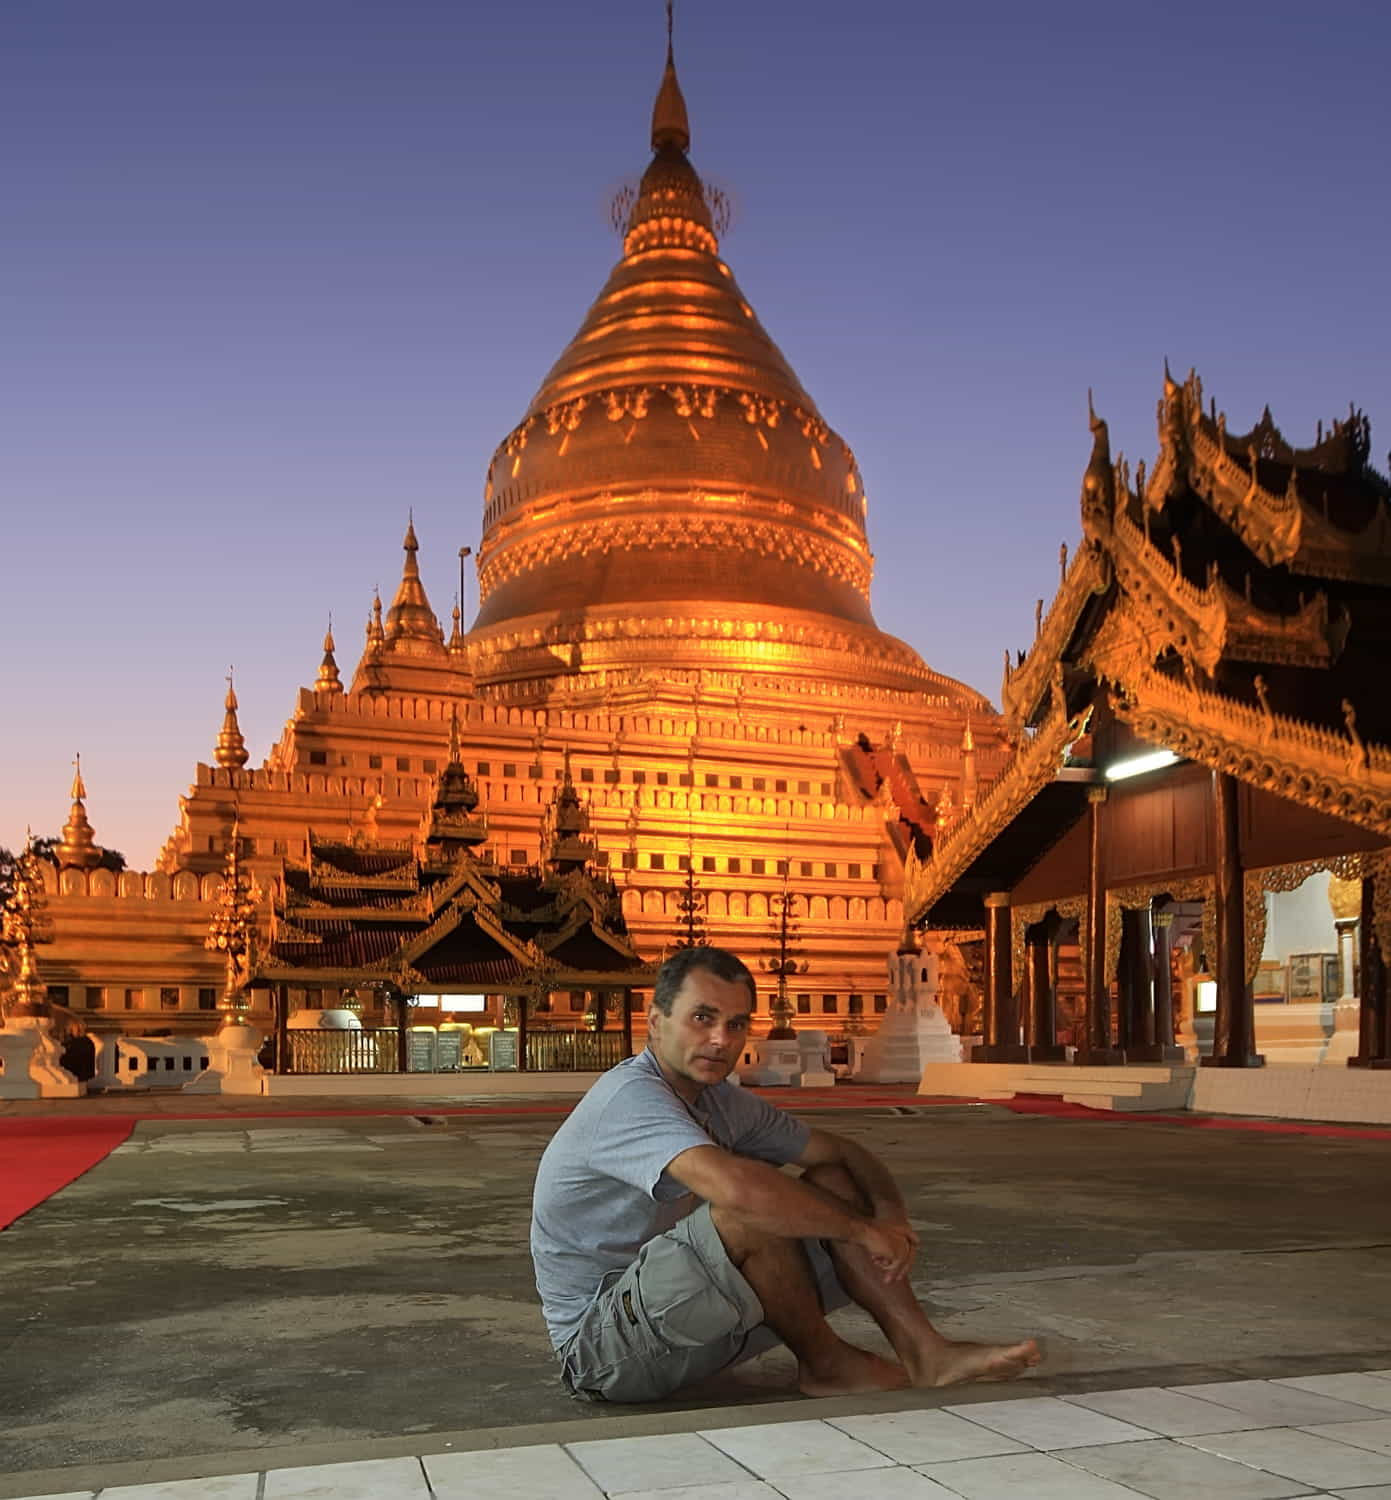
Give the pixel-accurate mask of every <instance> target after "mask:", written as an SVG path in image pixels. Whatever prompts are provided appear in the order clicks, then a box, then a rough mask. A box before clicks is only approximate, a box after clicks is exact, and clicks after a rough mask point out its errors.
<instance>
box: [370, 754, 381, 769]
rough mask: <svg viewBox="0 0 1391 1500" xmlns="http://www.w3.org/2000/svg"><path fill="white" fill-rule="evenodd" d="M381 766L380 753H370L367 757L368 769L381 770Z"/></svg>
mask: <svg viewBox="0 0 1391 1500" xmlns="http://www.w3.org/2000/svg"><path fill="white" fill-rule="evenodd" d="M381 768H382V758H381V756H380V755H369V756H368V757H367V769H368V770H369V771H380V770H381Z"/></svg>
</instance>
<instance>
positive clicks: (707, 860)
mask: <svg viewBox="0 0 1391 1500" xmlns="http://www.w3.org/2000/svg"><path fill="white" fill-rule="evenodd" d="M700 868H701V869H702V870H704V871H705V872H706V873H707V874H713V873H714V869H715V856H714V855H713V854H702V855H701V857H700Z"/></svg>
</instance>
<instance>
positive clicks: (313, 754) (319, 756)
mask: <svg viewBox="0 0 1391 1500" xmlns="http://www.w3.org/2000/svg"><path fill="white" fill-rule="evenodd" d="M309 764H310V765H311V766H326V765H327V764H328V751H327V750H311V751H310V752H309Z"/></svg>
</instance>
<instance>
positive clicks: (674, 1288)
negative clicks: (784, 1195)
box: [557, 1203, 850, 1401]
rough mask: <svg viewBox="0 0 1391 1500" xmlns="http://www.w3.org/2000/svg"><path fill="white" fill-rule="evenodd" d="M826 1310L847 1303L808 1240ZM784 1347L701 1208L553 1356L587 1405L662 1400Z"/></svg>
mask: <svg viewBox="0 0 1391 1500" xmlns="http://www.w3.org/2000/svg"><path fill="white" fill-rule="evenodd" d="M802 1243H803V1246H804V1247H805V1249H806V1252H807V1256H808V1259H809V1260H810V1261H811V1269H812V1274H813V1276H814V1277H815V1279H816V1286H817V1292H818V1294H819V1296H820V1298H821V1306H822V1308H823V1310H824V1311H826V1312H831V1311H832V1310H833V1309H835V1308H837V1307H844V1306H846V1304H847V1303H848V1302H849V1301H850V1298H849V1297H848V1296H847V1295H846V1292H845V1290H844V1288H843V1287H842V1286H841V1284H840V1282H839V1281H838V1280H837V1279H836V1273H835V1268H834V1266H833V1265H832V1263H831V1257H830V1255H829V1254H828V1253H827V1250H826V1247H825V1245H824V1244H823V1243H822V1242H821V1241H820V1240H804V1241H803V1242H802ZM781 1342H782V1340H781V1339H780V1338H779V1337H778V1335H777V1334H776V1333H774V1332H773V1330H772V1329H771V1328H769V1327H768V1325H767V1324H766V1323H764V1321H763V1304H762V1303H761V1302H760V1301H759V1300H758V1297H757V1295H756V1293H755V1292H754V1290H753V1288H752V1287H751V1286H750V1285H749V1284H748V1282H747V1281H745V1280H744V1278H743V1277H742V1276H741V1275H740V1274H739V1272H738V1270H737V1269H736V1267H735V1266H734V1264H733V1263H732V1262H731V1261H730V1258H729V1252H728V1251H727V1250H726V1249H725V1247H724V1241H723V1240H722V1239H721V1238H720V1235H719V1231H718V1230H717V1229H716V1228H715V1225H714V1222H713V1220H712V1219H711V1217H710V1205H709V1204H708V1203H703V1204H701V1206H700V1207H699V1208H698V1209H696V1210H695V1212H694V1213H692V1214H690V1215H688V1216H687V1217H686V1218H684V1219H682V1220H681V1221H680V1222H679V1223H677V1224H676V1225H674V1226H673V1227H672V1228H671V1229H669V1230H667V1232H666V1233H665V1234H659V1235H657V1236H656V1237H655V1238H653V1239H650V1240H648V1242H647V1243H646V1244H645V1245H644V1246H643V1247H642V1249H641V1250H639V1251H638V1256H637V1259H636V1260H635V1261H634V1262H633V1263H632V1265H630V1266H629V1267H628V1269H627V1270H626V1271H618V1272H615V1273H614V1274H613V1275H612V1277H611V1278H610V1279H609V1280H608V1281H606V1282H605V1284H604V1285H603V1286H602V1287H600V1289H599V1291H598V1293H597V1294H596V1295H595V1298H594V1300H593V1302H591V1303H590V1304H589V1308H588V1310H587V1311H586V1312H585V1315H584V1320H583V1322H582V1323H581V1324H580V1326H579V1328H578V1329H577V1330H576V1331H575V1333H574V1335H573V1336H572V1337H571V1339H570V1341H569V1342H568V1343H567V1344H565V1345H563V1346H562V1348H561V1349H560V1350H558V1351H557V1357H558V1358H559V1359H560V1373H561V1379H562V1380H563V1381H564V1382H565V1385H566V1388H567V1389H568V1390H569V1391H570V1394H571V1395H573V1396H578V1397H581V1398H583V1399H586V1400H590V1401H660V1400H661V1399H662V1398H663V1397H664V1396H669V1395H670V1394H671V1393H672V1392H673V1391H675V1390H679V1389H680V1387H682V1386H683V1385H690V1384H692V1383H693V1382H695V1381H697V1380H703V1379H704V1378H705V1377H706V1376H707V1375H713V1374H714V1373H715V1372H716V1371H717V1370H722V1369H724V1368H725V1367H726V1366H727V1365H732V1364H737V1363H739V1361H741V1360H745V1359H752V1358H753V1357H754V1356H755V1355H758V1354H762V1353H764V1352H765V1351H766V1350H768V1349H772V1348H775V1347H776V1346H777V1345H778V1344H780V1343H781Z"/></svg>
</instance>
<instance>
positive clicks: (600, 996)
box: [589, 990, 609, 1033]
mask: <svg viewBox="0 0 1391 1500" xmlns="http://www.w3.org/2000/svg"><path fill="white" fill-rule="evenodd" d="M589 994H590V997H591V1001H592V1003H593V1006H594V1030H595V1032H596V1033H597V1032H601V1031H602V1030H603V1029H604V1019H605V1016H604V1013H605V1011H607V1010H608V1007H609V992H608V991H607V990H590V992H589Z"/></svg>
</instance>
